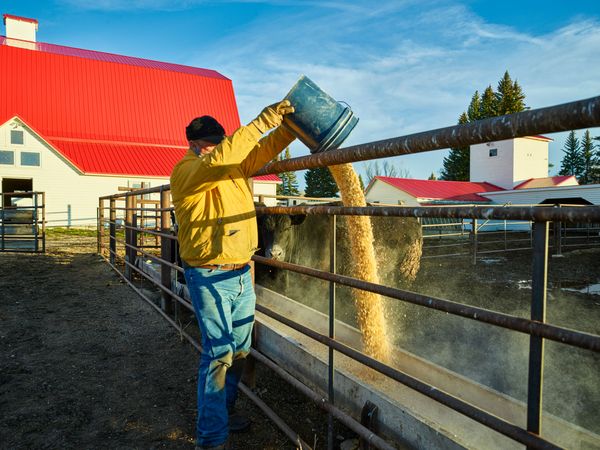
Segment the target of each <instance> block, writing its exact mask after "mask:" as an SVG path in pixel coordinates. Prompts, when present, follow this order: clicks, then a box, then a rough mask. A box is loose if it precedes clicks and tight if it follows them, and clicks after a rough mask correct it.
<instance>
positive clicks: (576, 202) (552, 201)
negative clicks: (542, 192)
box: [540, 197, 593, 206]
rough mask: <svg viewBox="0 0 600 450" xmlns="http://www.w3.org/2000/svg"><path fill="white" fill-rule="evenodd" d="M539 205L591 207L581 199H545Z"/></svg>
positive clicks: (589, 203)
mask: <svg viewBox="0 0 600 450" xmlns="http://www.w3.org/2000/svg"><path fill="white" fill-rule="evenodd" d="M540 205H557V206H558V205H593V203H591V202H589V201H587V200H586V199H585V198H581V197H564V198H547V199H546V200H544V201H543V202H541V203H540Z"/></svg>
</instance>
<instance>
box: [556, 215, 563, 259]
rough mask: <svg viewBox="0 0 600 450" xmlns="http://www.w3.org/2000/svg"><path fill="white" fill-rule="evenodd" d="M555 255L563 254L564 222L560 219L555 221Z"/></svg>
mask: <svg viewBox="0 0 600 450" xmlns="http://www.w3.org/2000/svg"><path fill="white" fill-rule="evenodd" d="M557 207H558V208H560V205H558V206H557ZM554 256H562V222H561V221H559V220H558V221H556V222H554Z"/></svg>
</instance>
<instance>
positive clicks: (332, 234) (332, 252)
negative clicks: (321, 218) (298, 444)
mask: <svg viewBox="0 0 600 450" xmlns="http://www.w3.org/2000/svg"><path fill="white" fill-rule="evenodd" d="M329 223H330V224H331V225H330V227H331V229H330V231H329V240H330V242H329V271H330V272H331V273H335V272H336V251H337V245H336V239H337V235H336V231H337V230H336V227H337V216H335V215H333V216H331V220H330V221H329ZM329 337H330V338H331V339H335V283H334V282H333V281H330V282H329ZM328 371H329V374H328V382H327V387H328V393H327V400H328V401H329V403H330V404H332V405H334V404H335V398H334V395H335V390H334V388H333V382H334V374H335V360H334V353H333V348H331V347H329V363H328ZM333 446H334V436H333V415H332V414H331V413H328V414H327V450H333Z"/></svg>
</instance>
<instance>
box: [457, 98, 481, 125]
mask: <svg viewBox="0 0 600 450" xmlns="http://www.w3.org/2000/svg"><path fill="white" fill-rule="evenodd" d="M481 117H482V116H481V97H480V96H479V91H475V93H474V94H473V97H471V103H469V107H468V108H467V119H468V121H469V122H473V121H475V120H479V119H481ZM459 123H461V122H459ZM462 123H466V122H462Z"/></svg>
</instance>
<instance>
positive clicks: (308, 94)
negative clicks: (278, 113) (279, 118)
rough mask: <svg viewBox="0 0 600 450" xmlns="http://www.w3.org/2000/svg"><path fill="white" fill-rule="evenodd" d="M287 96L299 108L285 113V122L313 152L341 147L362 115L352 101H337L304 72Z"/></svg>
mask: <svg viewBox="0 0 600 450" xmlns="http://www.w3.org/2000/svg"><path fill="white" fill-rule="evenodd" d="M285 99H287V100H289V101H290V103H291V104H292V106H293V107H294V109H295V111H294V113H293V114H287V115H285V116H284V118H283V126H284V127H285V128H287V129H288V130H289V131H291V132H292V133H293V134H294V135H295V136H296V137H297V138H298V139H300V140H301V141H302V142H303V143H304V144H305V145H306V146H307V147H308V148H309V149H310V152H311V153H318V152H324V151H326V150H332V149H335V148H338V147H339V146H340V145H342V142H344V140H345V139H346V138H347V137H348V135H349V134H350V132H351V131H352V130H353V129H354V127H355V126H356V124H357V123H358V117H356V116H355V115H354V113H353V112H352V110H351V109H350V107H349V106H348V105H346V104H344V103H341V102H337V101H335V99H333V98H331V97H330V96H329V95H327V93H325V92H323V91H322V90H321V88H319V86H317V85H316V84H315V83H314V82H313V81H312V80H311V79H310V78H308V77H306V76H304V75H302V76H301V77H300V79H299V80H298V81H297V82H296V84H295V85H294V87H293V88H292V89H291V90H290V92H289V93H288V94H287V95H286V96H285Z"/></svg>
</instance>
